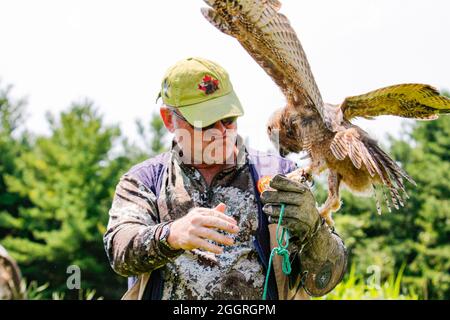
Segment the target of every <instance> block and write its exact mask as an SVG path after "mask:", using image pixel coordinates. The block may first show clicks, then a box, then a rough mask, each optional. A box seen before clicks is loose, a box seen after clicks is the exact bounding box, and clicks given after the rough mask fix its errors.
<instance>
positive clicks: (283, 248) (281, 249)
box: [262, 204, 291, 300]
mask: <svg viewBox="0 0 450 320" xmlns="http://www.w3.org/2000/svg"><path fill="white" fill-rule="evenodd" d="M285 208H286V205H285V204H281V211H280V218H279V219H278V225H277V232H276V236H277V242H278V247H276V248H273V250H272V252H271V253H270V258H269V265H268V266H267V274H266V281H265V283H264V293H263V297H262V298H263V300H267V287H268V285H269V276H270V271H271V269H272V260H273V257H274V255H275V254H277V255H279V256H282V258H283V263H282V269H283V273H284V274H285V275H290V274H291V262H290V261H289V251H288V250H287V248H288V246H289V237H288V236H287V235H288V231H287V229H286V228H283V231H282V232H281V237H279V234H280V229H281V228H282V227H281V222H282V221H283V214H284V209H285ZM283 239H285V244H284V245H283Z"/></svg>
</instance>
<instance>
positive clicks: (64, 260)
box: [1, 102, 133, 297]
mask: <svg viewBox="0 0 450 320" xmlns="http://www.w3.org/2000/svg"><path fill="white" fill-rule="evenodd" d="M47 119H48V122H49V125H50V130H51V134H50V136H49V137H44V136H42V137H38V138H37V139H36V141H35V143H34V144H33V145H32V146H31V148H30V150H29V151H26V152H24V153H22V154H21V155H20V156H19V157H18V158H16V161H15V164H16V166H17V168H18V169H19V172H20V174H19V175H9V176H7V177H6V185H7V188H8V191H9V192H10V193H15V194H19V195H20V196H21V197H25V198H28V199H29V200H30V202H31V206H26V207H24V206H21V207H19V208H18V215H15V214H14V213H13V212H8V213H3V214H2V216H3V218H2V219H1V222H2V225H1V227H2V228H8V229H10V230H14V232H13V233H12V234H10V235H7V236H6V237H5V238H4V239H2V243H3V245H4V246H5V247H6V248H7V249H9V251H10V252H11V254H12V255H13V256H14V257H15V258H16V259H17V261H18V262H19V264H20V266H21V268H22V271H23V273H24V274H25V275H26V276H27V277H29V278H32V279H33V280H37V281H38V282H39V283H45V282H49V283H50V289H51V290H56V291H66V292H67V288H66V279H67V277H68V276H69V275H68V274H67V273H66V271H67V268H68V267H69V266H70V265H77V266H79V267H80V269H81V277H82V286H83V289H87V288H95V289H97V292H98V293H99V294H101V295H103V296H105V297H118V296H119V295H120V294H121V293H122V292H123V289H124V287H125V283H124V280H123V279H121V278H120V277H118V276H115V275H114V274H113V271H112V270H111V269H110V267H109V264H108V261H107V259H106V255H105V252H104V249H103V243H102V235H103V233H104V231H105V226H106V223H107V220H108V215H107V212H108V210H109V207H110V205H111V200H112V196H113V193H114V189H115V185H116V183H117V181H118V179H119V177H120V175H121V174H123V173H124V171H125V170H127V169H128V168H129V167H130V166H131V163H132V161H133V159H129V158H128V157H125V156H124V155H121V156H116V157H114V158H113V157H111V155H110V154H111V149H112V147H113V145H114V143H115V142H117V141H118V140H119V137H120V131H119V129H118V128H117V127H116V126H106V125H104V124H103V120H102V117H101V116H99V115H98V113H97V111H96V110H95V108H94V107H93V106H92V104H91V103H89V102H86V103H81V104H74V105H73V106H72V107H71V108H70V110H69V111H68V112H63V113H62V114H61V116H60V117H59V119H55V118H54V117H53V116H52V115H50V114H48V115H47ZM67 294H68V296H69V297H70V296H71V294H72V296H77V293H75V292H67Z"/></svg>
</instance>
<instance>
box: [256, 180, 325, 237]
mask: <svg viewBox="0 0 450 320" xmlns="http://www.w3.org/2000/svg"><path fill="white" fill-rule="evenodd" d="M270 187H271V188H272V189H273V190H266V191H264V192H263V193H262V194H261V201H262V202H263V204H265V205H264V208H263V211H264V212H265V213H266V214H267V215H268V216H269V223H278V220H279V217H280V211H281V204H282V203H283V204H285V205H286V207H285V211H284V216H283V221H282V225H283V227H285V228H287V229H288V230H289V231H290V233H291V235H292V236H293V237H295V238H297V239H298V241H299V242H300V243H304V242H305V241H307V240H308V239H310V238H311V237H312V236H313V235H314V233H315V232H316V231H317V229H318V228H319V225H320V223H321V218H320V216H319V212H318V210H317V208H316V201H315V199H314V196H313V194H312V193H311V191H310V190H309V188H308V187H307V186H306V185H304V184H301V183H299V182H296V181H293V180H290V179H288V178H287V177H285V176H283V175H276V176H275V177H274V178H273V179H272V181H271V182H270Z"/></svg>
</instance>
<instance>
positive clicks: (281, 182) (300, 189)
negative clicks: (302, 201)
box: [270, 174, 309, 193]
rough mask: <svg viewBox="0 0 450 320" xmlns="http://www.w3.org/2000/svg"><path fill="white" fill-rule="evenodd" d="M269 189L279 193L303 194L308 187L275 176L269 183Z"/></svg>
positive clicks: (278, 175) (281, 176) (284, 177)
mask: <svg viewBox="0 0 450 320" xmlns="http://www.w3.org/2000/svg"><path fill="white" fill-rule="evenodd" d="M270 187H271V188H273V189H276V190H280V191H289V192H297V193H304V192H306V191H307V190H309V189H308V187H307V186H306V185H304V184H301V183H298V182H296V181H294V180H291V179H289V178H287V177H286V176H284V175H281V174H277V175H276V176H275V177H274V178H273V179H272V180H271V181H270Z"/></svg>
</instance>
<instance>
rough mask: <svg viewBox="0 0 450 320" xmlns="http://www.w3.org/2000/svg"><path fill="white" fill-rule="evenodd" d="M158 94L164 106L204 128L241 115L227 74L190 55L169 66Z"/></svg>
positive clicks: (241, 110)
mask: <svg viewBox="0 0 450 320" xmlns="http://www.w3.org/2000/svg"><path fill="white" fill-rule="evenodd" d="M159 97H161V98H162V99H163V102H164V104H165V105H167V106H171V107H174V108H177V110H178V111H179V112H180V113H181V114H182V115H183V117H184V118H185V119H186V120H187V121H188V122H189V123H190V124H191V125H194V123H195V125H196V126H199V125H200V126H201V127H207V126H209V125H211V124H213V123H215V122H217V121H219V120H222V119H225V118H229V117H240V116H242V115H244V110H243V108H242V106H241V103H240V101H239V99H238V97H237V95H236V93H235V92H234V90H233V86H232V85H231V82H230V78H229V75H228V73H227V72H226V71H225V69H223V68H222V67H221V66H219V65H218V64H217V63H215V62H212V61H210V60H206V59H203V58H198V57H190V58H187V59H184V60H181V61H179V62H177V63H176V64H175V65H174V66H172V67H171V68H169V69H168V70H167V72H166V74H165V75H164V78H163V81H162V84H161V92H160V93H159V96H158V98H159ZM199 122H200V123H199Z"/></svg>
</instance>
